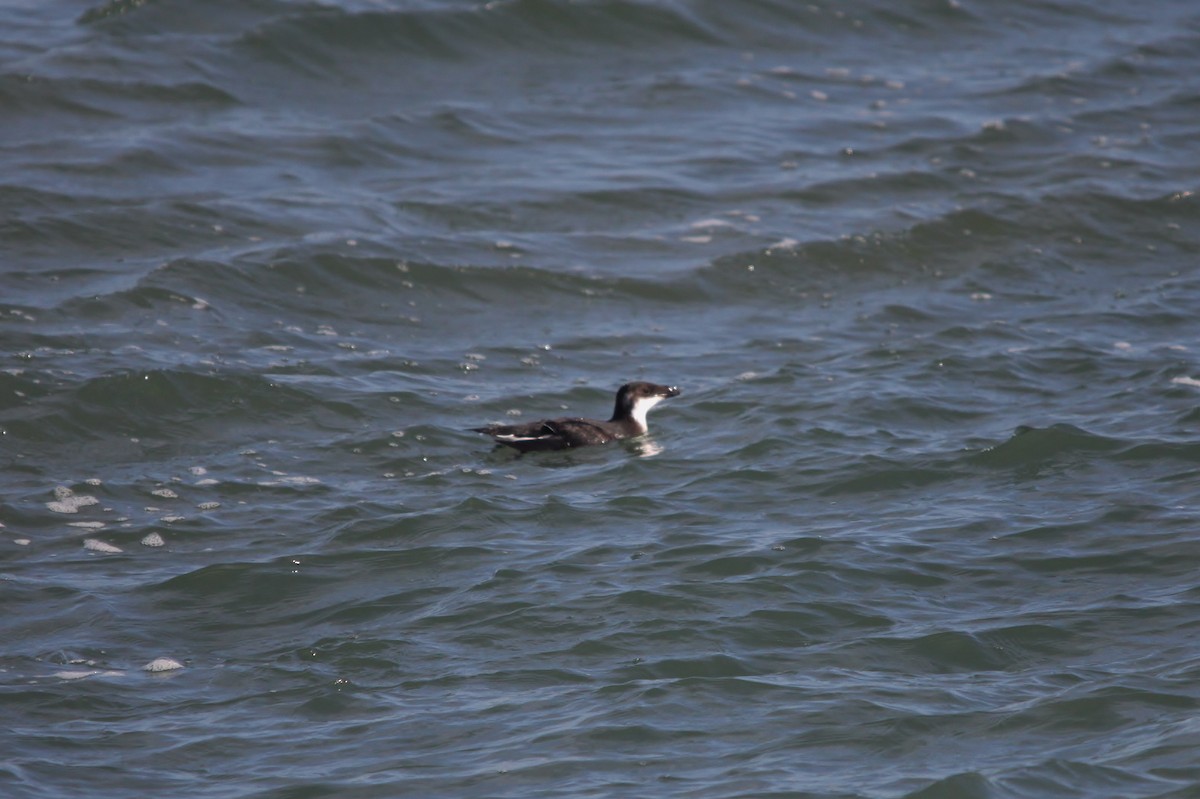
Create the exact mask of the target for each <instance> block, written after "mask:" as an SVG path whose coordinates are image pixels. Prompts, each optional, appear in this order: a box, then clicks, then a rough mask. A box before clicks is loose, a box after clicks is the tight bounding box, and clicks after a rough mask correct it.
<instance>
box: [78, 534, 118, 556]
mask: <svg viewBox="0 0 1200 799" xmlns="http://www.w3.org/2000/svg"><path fill="white" fill-rule="evenodd" d="M83 548H84V549H87V550H90V551H92V552H100V553H102V554H105V555H115V554H117V553H118V552H124V551H125V550H123V549H121V548H120V547H118V546H113V545H112V544H110V543H108V542H107V541H101V540H100V539H99V538H85V539H83Z"/></svg>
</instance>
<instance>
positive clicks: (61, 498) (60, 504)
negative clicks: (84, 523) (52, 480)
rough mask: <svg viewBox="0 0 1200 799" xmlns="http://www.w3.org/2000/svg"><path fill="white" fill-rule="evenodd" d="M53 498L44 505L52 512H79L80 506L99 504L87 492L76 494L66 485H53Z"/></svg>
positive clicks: (98, 501)
mask: <svg viewBox="0 0 1200 799" xmlns="http://www.w3.org/2000/svg"><path fill="white" fill-rule="evenodd" d="M54 496H55V499H54V500H53V501H51V502H47V503H46V507H47V508H49V509H50V510H51V511H53V512H54V513H79V509H80V508H86V507H87V506H88V505H99V504H100V500H98V499H96V498H95V497H93V496H90V495H88V494H76V493H75V492H74V491H72V490H71V489H69V488H67V487H66V486H55V488H54Z"/></svg>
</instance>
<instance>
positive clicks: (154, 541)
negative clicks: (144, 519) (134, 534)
mask: <svg viewBox="0 0 1200 799" xmlns="http://www.w3.org/2000/svg"><path fill="white" fill-rule="evenodd" d="M166 543H167V542H166V541H164V540H163V537H162V536H161V535H159V534H158V533H149V534H147V535H146V536H145V537H143V538H142V541H141V544H142V546H144V547H161V546H163V545H165V544H166Z"/></svg>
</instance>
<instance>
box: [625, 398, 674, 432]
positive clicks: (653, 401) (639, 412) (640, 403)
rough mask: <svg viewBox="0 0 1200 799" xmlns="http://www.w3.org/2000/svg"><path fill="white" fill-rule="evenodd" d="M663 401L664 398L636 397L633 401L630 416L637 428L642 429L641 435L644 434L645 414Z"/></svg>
mask: <svg viewBox="0 0 1200 799" xmlns="http://www.w3.org/2000/svg"><path fill="white" fill-rule="evenodd" d="M664 399H666V397H638V398H637V399H635V400H634V401H633V408H632V410H631V412H630V416H632V417H633V421H635V422H637V425H638V427H640V428H641V429H642V432H643V433H644V432H646V414H647V413H649V412H650V409H651V408H653V407H654V406H655V405H657V404H658V403H660V402H662V401H663V400H664Z"/></svg>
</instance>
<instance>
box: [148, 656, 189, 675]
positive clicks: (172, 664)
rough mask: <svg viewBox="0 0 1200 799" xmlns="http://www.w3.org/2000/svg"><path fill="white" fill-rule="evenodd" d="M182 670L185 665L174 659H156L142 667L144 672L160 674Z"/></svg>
mask: <svg viewBox="0 0 1200 799" xmlns="http://www.w3.org/2000/svg"><path fill="white" fill-rule="evenodd" d="M182 668H183V664H182V663H180V662H179V661H178V660H175V659H174V658H155V659H154V660H152V661H150V662H149V663H147V664H146V665H145V666H142V671H148V672H151V673H159V672H163V671H177V670H178V669H182Z"/></svg>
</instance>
